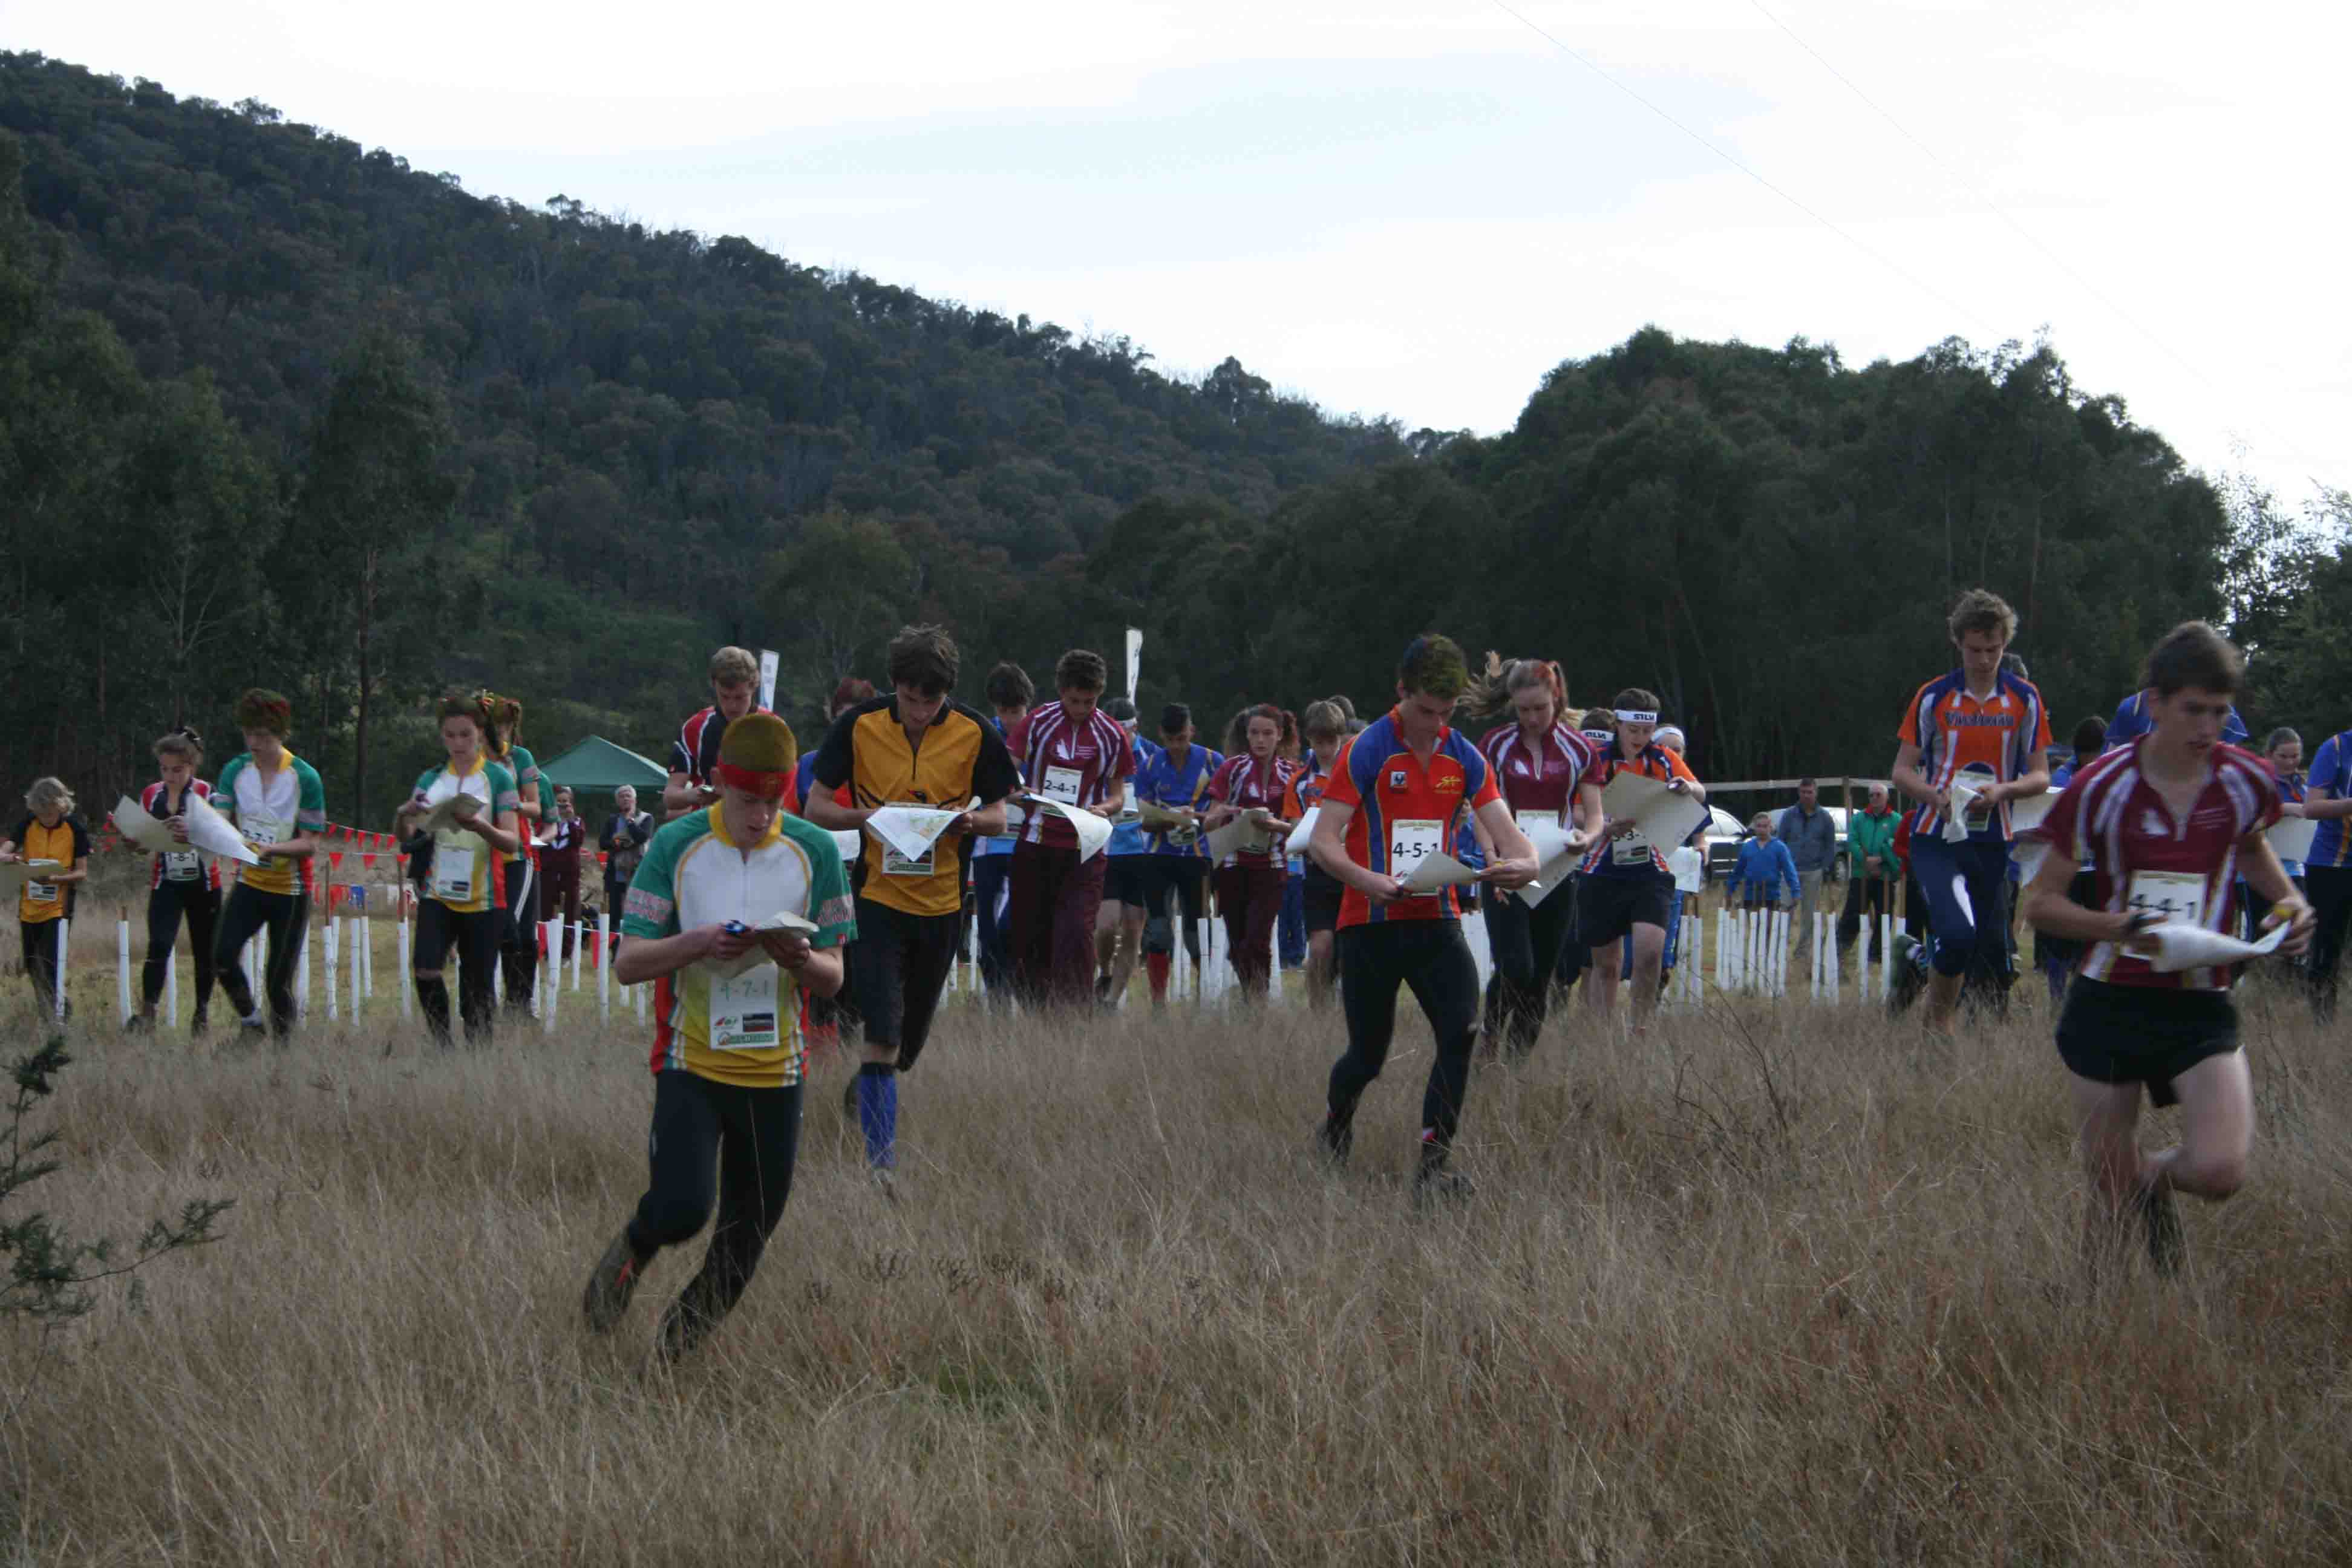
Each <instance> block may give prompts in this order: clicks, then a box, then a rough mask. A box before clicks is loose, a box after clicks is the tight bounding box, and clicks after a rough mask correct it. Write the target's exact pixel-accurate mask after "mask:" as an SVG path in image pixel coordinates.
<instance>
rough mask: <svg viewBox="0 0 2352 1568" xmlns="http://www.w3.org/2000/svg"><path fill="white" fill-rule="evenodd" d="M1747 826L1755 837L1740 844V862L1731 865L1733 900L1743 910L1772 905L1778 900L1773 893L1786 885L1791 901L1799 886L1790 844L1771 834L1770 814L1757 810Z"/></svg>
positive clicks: (1798, 892)
mask: <svg viewBox="0 0 2352 1568" xmlns="http://www.w3.org/2000/svg"><path fill="white" fill-rule="evenodd" d="M1748 826H1749V828H1750V829H1752V830H1753V832H1754V833H1755V837H1752V838H1750V839H1749V840H1748V842H1747V843H1745V844H1743V845H1741V846H1740V847H1739V864H1738V865H1737V866H1735V867H1733V868H1731V897H1732V899H1733V900H1734V901H1735V902H1736V903H1737V904H1738V907H1739V908H1741V909H1743V910H1769V909H1773V908H1776V907H1778V903H1779V900H1778V899H1777V898H1776V896H1775V895H1777V894H1778V893H1779V892H1780V889H1782V888H1783V887H1785V888H1787V889H1788V890H1789V902H1790V904H1792V905H1793V904H1794V903H1795V902H1796V901H1797V899H1798V897H1799V895H1800V892H1801V884H1800V883H1799V882H1798V880H1797V862H1796V859H1795V858H1794V857H1792V856H1791V855H1790V853H1789V847H1788V846H1787V845H1785V844H1783V843H1781V842H1780V839H1779V838H1777V837H1774V836H1773V831H1772V814H1771V813H1770V812H1769V811H1759V812H1758V813H1757V814H1756V820H1755V821H1753V822H1751V823H1749V824H1748Z"/></svg>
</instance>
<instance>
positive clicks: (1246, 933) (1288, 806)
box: [1201, 702, 1305, 1002]
mask: <svg viewBox="0 0 2352 1568" xmlns="http://www.w3.org/2000/svg"><path fill="white" fill-rule="evenodd" d="M1285 728H1286V727H1285V725H1284V723H1283V712H1282V710H1281V709H1279V708H1276V707H1275V706H1273V705H1272V704H1271V703H1264V702H1262V703H1259V704H1258V705H1257V706H1256V707H1254V708H1248V709H1244V710H1243V713H1242V726H1241V729H1242V737H1243V739H1242V743H1243V745H1244V747H1245V748H1246V749H1245V750H1244V752H1243V753H1242V754H1241V755H1239V756H1234V757H1227V758H1226V759H1225V761H1224V763H1223V766H1221V767H1219V768H1218V769H1217V773H1216V776H1215V777H1214V778H1213V779H1211V780H1210V781H1209V802H1210V805H1209V810H1208V812H1207V815H1206V816H1203V817H1202V822H1201V826H1202V830H1203V831H1204V832H1209V833H1214V832H1215V831H1216V830H1217V829H1219V828H1220V827H1223V826H1225V825H1226V824H1227V823H1229V822H1232V821H1234V820H1235V819H1236V818H1238V817H1240V816H1244V815H1245V814H1247V813H1249V812H1253V811H1263V812H1265V813H1267V814H1268V815H1269V816H1271V817H1272V818H1273V819H1274V820H1275V822H1276V824H1277V825H1278V826H1276V827H1275V828H1274V829H1272V830H1271V834H1272V837H1271V838H1270V839H1269V841H1268V843H1267V844H1266V845H1265V847H1259V848H1255V849H1248V848H1240V847H1236V848H1235V849H1234V851H1233V852H1232V853H1230V854H1228V855H1227V856H1226V857H1225V858H1224V859H1223V861H1222V862H1220V863H1219V864H1218V866H1217V868H1216V869H1215V871H1214V872H1213V873H1212V875H1213V878H1214V879H1215V883H1216V889H1217V912H1218V913H1219V914H1220V915H1221V916H1222V917H1223V920H1224V922H1225V956H1226V958H1227V959H1228V960H1230V961H1231V962H1232V963H1233V966H1234V976H1235V978H1236V979H1237V980H1238V981H1239V983H1240V987H1241V994H1242V996H1243V998H1244V1000H1247V1001H1254V1002H1262V1001H1264V1000H1265V997H1266V995H1267V994H1268V993H1269V991H1270V990H1271V989H1272V986H1273V980H1274V928H1275V921H1276V920H1277V919H1279V918H1280V916H1281V914H1282V894H1283V884H1284V882H1285V880H1286V879H1287V878H1288V877H1289V874H1290V872H1289V868H1288V867H1287V866H1286V864H1284V859H1285V852H1284V848H1283V841H1284V840H1285V839H1286V837H1288V836H1289V833H1290V827H1291V825H1292V824H1293V823H1295V822H1297V820H1298V818H1299V816H1301V815H1302V813H1303V812H1304V810H1305V808H1304V807H1303V806H1301V805H1299V804H1298V778H1299V774H1300V773H1302V772H1303V771H1304V770H1303V769H1301V768H1300V767H1299V765H1298V764H1297V763H1293V762H1286V761H1284V760H1283V758H1282V757H1281V756H1280V755H1278V754H1277V753H1278V752H1280V750H1281V747H1282V742H1283V740H1284V739H1285Z"/></svg>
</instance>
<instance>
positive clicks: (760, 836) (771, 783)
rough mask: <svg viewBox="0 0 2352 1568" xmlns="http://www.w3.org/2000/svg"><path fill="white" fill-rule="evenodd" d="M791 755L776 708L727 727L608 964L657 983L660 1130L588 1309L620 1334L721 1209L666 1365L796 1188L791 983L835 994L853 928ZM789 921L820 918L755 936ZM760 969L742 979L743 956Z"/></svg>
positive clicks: (749, 1261) (833, 852)
mask: <svg viewBox="0 0 2352 1568" xmlns="http://www.w3.org/2000/svg"><path fill="white" fill-rule="evenodd" d="M797 760H798V750H797V748H796V747H795V746H794V744H793V731H792V729H791V727H790V726H789V725H787V724H786V723H785V722H784V721H782V720H781V719H779V718H777V717H776V716H775V715H774V714H772V713H755V714H749V715H746V716H745V717H743V718H740V719H738V720H735V721H732V722H730V724H729V725H728V726H727V733H726V735H725V737H724V739H723V740H722V741H721V742H719V752H718V755H717V756H716V757H714V758H713V759H712V763H711V772H710V774H709V776H710V778H711V779H712V780H713V781H714V784H715V787H716V789H717V791H718V799H716V800H715V801H713V802H712V803H711V804H710V805H708V806H706V807H703V808H700V809H698V810H695V811H691V812H688V814H687V815H686V816H682V817H680V818H678V819H677V821H675V822H671V823H667V824H666V825H664V826H663V827H662V828H661V829H660V830H659V831H658V832H656V834H655V835H654V838H653V842H652V843H651V844H649V845H647V846H646V856H645V859H644V860H643V861H642V862H640V863H639V865H638V867H637V874H636V877H635V880H633V881H632V882H631V883H630V884H629V904H628V913H627V915H626V916H625V918H624V920H623V922H622V927H621V951H620V952H619V954H618V955H617V956H616V957H615V958H614V965H613V967H614V977H615V978H617V979H618V980H619V981H620V983H621V984H624V985H635V984H642V983H643V982H645V981H648V980H651V981H654V982H655V983H656V997H657V998H658V1001H657V1005H656V1022H655V1025H654V1043H653V1060H652V1066H653V1075H654V1110H653V1126H652V1130H651V1131H650V1132H649V1133H648V1135H647V1137H646V1152H647V1163H648V1165H649V1167H650V1170H649V1173H648V1180H647V1183H646V1192H645V1195H644V1196H643V1197H642V1198H640V1199H639V1200H638V1201H637V1206H636V1210H635V1213H634V1214H632V1215H631V1216H630V1218H629V1221H628V1223H627V1224H626V1225H625V1226H622V1228H621V1231H620V1234H618V1235H617V1236H615V1237H614V1238H613V1240H612V1243H611V1245H610V1246H608V1247H606V1248H605V1249H604V1257H603V1258H600V1259H599V1260H598V1261H597V1264H596V1268H595V1269H594V1271H593V1273H592V1274H590V1276H589V1278H588V1286H587V1289H586V1290H585V1291H584V1292H583V1295H582V1299H581V1311H582V1315H583V1317H584V1318H585V1320H586V1321H587V1325H588V1328H589V1330H590V1331H592V1332H595V1333H606V1332H609V1331H611V1330H612V1329H613V1328H614V1327H615V1326H616V1325H617V1324H618V1323H619V1322H620V1321H621V1318H622V1315H623V1314H624V1313H625V1312H626V1311H627V1310H628V1306H629V1300H630V1298H631V1296H632V1295H634V1294H635V1290H636V1288H637V1285H638V1283H639V1282H640V1281H641V1280H642V1279H644V1277H645V1272H646V1268H647V1267H648V1266H649V1265H650V1264H651V1263H652V1262H653V1259H654V1258H655V1257H656V1255H657V1254H658V1253H659V1252H660V1251H661V1249H662V1248H663V1247H676V1246H680V1245H683V1244H684V1243H686V1242H688V1241H691V1240H692V1239H693V1238H694V1237H695V1235H696V1233H697V1232H698V1231H700V1230H701V1229H702V1227H703V1226H704V1224H705V1223H706V1222H708V1221H709V1220H710V1219H711V1216H712V1215H713V1213H714V1212H715V1213H716V1215H717V1216H718V1220H717V1223H716V1224H715V1225H713V1226H711V1231H710V1246H709V1250H708V1251H706V1252H705V1253H704V1254H703V1258H702V1267H701V1268H699V1269H698V1270H697V1271H696V1273H695V1275H694V1277H693V1278H692V1279H689V1280H688V1281H687V1284H686V1288H685V1289H683V1290H681V1291H679V1292H678V1295H677V1300H674V1301H672V1302H671V1303H670V1305H669V1307H668V1309H667V1310H666V1311H665V1312H664V1313H663V1314H662V1321H661V1329H660V1336H659V1340H658V1344H659V1347H660V1350H661V1353H662V1355H663V1357H664V1358H665V1359H666V1360H669V1361H673V1362H674V1361H676V1360H677V1358H678V1357H680V1356H682V1355H684V1354H686V1353H687V1352H689V1351H691V1350H692V1349H694V1348H695V1346H697V1345H698V1344H699V1343H700V1342H702V1341H703V1340H704V1339H706V1338H707V1337H708V1336H709V1333H710V1331H711V1330H713V1329H714V1328H716V1327H717V1326H718V1324H719V1321H721V1320H722V1319H724V1318H725V1317H726V1316H727V1314H728V1313H729V1312H730V1311H731V1310H734V1307H735V1304H736V1302H737V1301H738V1300H740V1299H741V1298H742V1295H743V1290H744V1288H745V1287H746V1286H748V1285H749V1284H750V1283H751V1274H752V1271H753V1270H754V1269H756V1268H758V1267H759V1263H760V1258H761V1253H762V1252H764V1251H765V1250H766V1248H767V1245H768V1237H769V1236H770V1235H771V1234H772V1232H773V1231H774V1230H775V1227H776V1222H777V1221H778V1220H780V1219H782V1217H783V1212H784V1204H785V1200H786V1199H787V1198H788V1197H789V1196H790V1195H791V1193H792V1184H793V1161H794V1157H795V1155H796V1154H797V1152H798V1151H799V1146H800V1129H801V1077H802V1070H803V1065H804V1052H803V1045H802V1040H801V1033H800V1023H799V1019H800V1008H799V1006H798V1005H796V997H795V995H794V993H796V992H798V991H800V990H803V989H806V990H809V991H813V992H815V993H818V994H825V993H829V992H832V991H835V990H837V989H839V987H840V985H841V983H842V969H841V952H840V950H841V946H842V944H843V943H844V942H847V941H849V940H850V939H852V938H854V937H855V936H856V934H857V927H856V919H855V916H854V914H853V912H852V906H851V900H850V892H849V878H848V875H847V873H846V872H845V870H844V868H843V866H842V861H841V850H840V848H839V847H838V846H836V845H835V843H834V840H833V835H832V834H830V833H827V832H826V831H825V830H824V829H823V828H821V827H818V826H815V825H814V823H809V822H804V821H803V820H801V819H800V818H799V817H797V816H793V815H792V814H791V813H789V812H787V811H785V810H784V809H783V798H784V794H785V791H786V790H787V788H789V786H790V785H791V784H792V779H793V764H794V763H795V762H796V761H797ZM779 914H789V915H793V916H796V917H798V918H799V919H801V920H802V921H806V922H808V923H809V924H810V925H812V926H814V930H813V931H801V930H798V929H780V930H762V929H761V922H762V921H768V920H770V919H771V918H772V917H774V916H776V915H779ZM746 959H749V960H751V961H752V962H751V963H750V966H749V967H747V968H743V969H741V970H740V972H738V973H733V974H727V973H721V972H720V968H719V967H716V966H724V967H726V968H730V969H731V968H734V967H735V966H736V965H737V964H739V963H742V961H744V960H746Z"/></svg>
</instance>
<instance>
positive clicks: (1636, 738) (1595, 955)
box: [1576, 687, 1706, 1034]
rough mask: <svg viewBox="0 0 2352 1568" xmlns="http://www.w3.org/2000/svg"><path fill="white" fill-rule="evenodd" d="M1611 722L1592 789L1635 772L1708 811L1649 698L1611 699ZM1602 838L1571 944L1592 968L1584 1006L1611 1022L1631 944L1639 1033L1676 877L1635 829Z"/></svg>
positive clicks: (1656, 984)
mask: <svg viewBox="0 0 2352 1568" xmlns="http://www.w3.org/2000/svg"><path fill="white" fill-rule="evenodd" d="M1612 715H1613V717H1614V719H1615V721H1616V727H1615V730H1614V731H1613V732H1612V735H1611V737H1610V740H1609V743H1608V744H1607V745H1606V746H1605V747H1604V748H1603V749H1602V751H1601V759H1600V761H1599V762H1598V763H1596V764H1595V767H1596V771H1595V772H1593V773H1589V774H1588V775H1587V777H1588V779H1589V780H1590V782H1591V784H1593V785H1594V786H1595V787H1597V788H1600V789H1602V790H1606V789H1607V788H1608V786H1609V783H1610V781H1611V780H1612V779H1614V778H1615V777H1616V776H1617V775H1618V774H1619V773H1638V774H1640V775H1641V776H1643V777H1644V778H1653V779H1658V780H1661V781H1662V782H1664V784H1665V785H1666V787H1667V788H1669V789H1673V790H1677V791H1681V792H1683V793H1685V794H1687V795H1689V796H1690V797H1691V798H1692V799H1693V800H1695V801H1696V802H1698V803H1699V804H1700V805H1706V786H1705V785H1703V784H1700V783H1699V782H1698V778H1697V775H1696V774H1694V773H1692V772H1691V771H1690V765H1689V764H1688V763H1685V762H1684V761H1683V759H1682V755H1681V753H1680V752H1670V751H1668V750H1667V749H1666V748H1665V747H1664V746H1661V745H1659V744H1658V743H1657V739H1656V737H1657V729H1658V699H1657V696H1656V694H1655V693H1654V692H1649V691H1645V690H1643V689H1641V688H1640V687H1628V688H1627V689H1624V690H1622V691H1621V692H1619V693H1618V694H1617V700H1616V701H1615V703H1614V704H1612ZM1589 717H1590V716H1589V715H1588V719H1589ZM1602 832H1603V835H1604V837H1603V839H1602V841H1601V843H1600V844H1598V845H1596V846H1594V847H1593V849H1592V852H1591V854H1590V855H1588V856H1586V857H1585V860H1584V868H1583V873H1582V877H1583V879H1582V880H1581V881H1580V882H1579V883H1578V885H1577V910H1576V921H1577V929H1576V941H1577V944H1578V945H1579V946H1580V947H1582V948H1583V949H1585V951H1586V952H1589V953H1591V961H1592V968H1591V973H1589V974H1588V975H1587V977H1586V981H1585V984H1586V987H1587V991H1588V999H1589V1002H1590V1005H1591V1007H1592V1010H1593V1011H1594V1012H1595V1013H1597V1014H1599V1015H1600V1016H1601V1017H1603V1018H1613V1017H1614V1016H1616V1010H1617V985H1618V979H1619V968H1618V964H1619V960H1618V953H1617V947H1618V944H1619V942H1621V941H1622V939H1624V938H1625V937H1627V936H1631V937H1632V938H1633V1032H1634V1033H1636V1034H1639V1033H1641V1032H1642V1031H1643V1030H1644V1029H1646V1028H1647V1027H1648V1026H1649V1022H1650V1016H1651V1015H1652V1014H1654V1013H1655V1012H1656V1011H1657V1007H1658V992H1659V988H1660V987H1661V985H1662V984H1664V972H1665V958H1666V926H1667V924H1668V923H1669V922H1670V921H1673V920H1674V918H1675V913H1674V910H1675V877H1674V873H1673V872H1672V871H1669V870H1668V869H1667V868H1666V857H1665V854H1664V850H1662V849H1660V847H1658V846H1656V845H1654V844H1652V843H1651V842H1649V840H1647V839H1646V838H1643V837H1642V836H1641V834H1640V833H1639V832H1637V831H1636V830H1635V829H1634V826H1633V823H1631V822H1611V823H1607V824H1606V825H1605V826H1603V828H1602ZM1668 847H1669V848H1671V847H1673V846H1668Z"/></svg>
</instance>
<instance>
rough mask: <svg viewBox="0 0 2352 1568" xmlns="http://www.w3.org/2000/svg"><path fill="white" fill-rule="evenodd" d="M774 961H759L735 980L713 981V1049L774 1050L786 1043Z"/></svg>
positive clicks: (715, 979) (711, 1023)
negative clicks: (777, 1001) (778, 1004)
mask: <svg viewBox="0 0 2352 1568" xmlns="http://www.w3.org/2000/svg"><path fill="white" fill-rule="evenodd" d="M780 978H781V976H780V975H779V974H778V973H777V970H776V966H775V965H774V964H772V963H761V964H755V965H753V966H752V967H751V968H750V969H747V970H745V971H744V972H743V973H740V974H738V975H736V976H734V977H733V978H732V979H726V980H722V979H718V978H716V977H714V978H713V979H712V980H711V982H710V1048H711V1049H712V1050H714V1051H772V1050H774V1049H775V1048H776V1047H778V1046H779V1045H781V1044H782V1043H783V1033H782V1022H781V1020H782V1013H781V1012H780V1011H779V1010H778V1008H777V1005H776V994H777V982H778V980H779V979H780Z"/></svg>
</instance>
